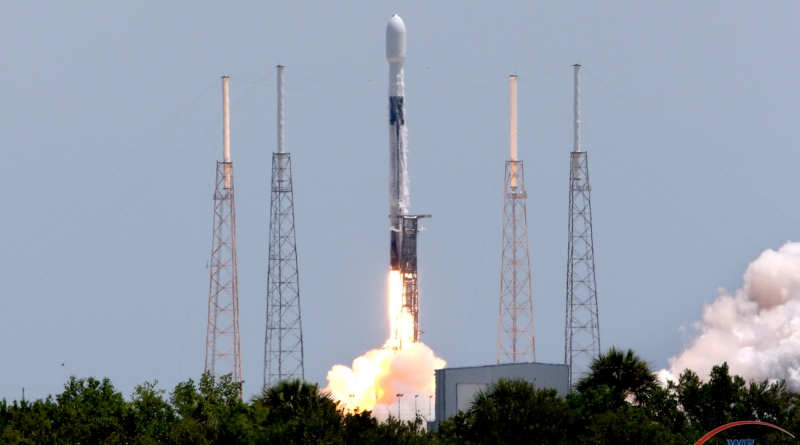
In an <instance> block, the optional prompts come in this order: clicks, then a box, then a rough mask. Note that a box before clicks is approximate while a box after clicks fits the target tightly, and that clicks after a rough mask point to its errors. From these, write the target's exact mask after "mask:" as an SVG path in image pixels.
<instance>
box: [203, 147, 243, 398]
mask: <svg viewBox="0 0 800 445" xmlns="http://www.w3.org/2000/svg"><path fill="white" fill-rule="evenodd" d="M216 184H217V185H216V191H215V192H214V233H213V236H212V243H211V263H210V264H209V267H210V269H211V285H210V289H209V293H208V331H207V334H206V367H205V370H206V372H211V373H212V374H214V375H216V376H220V375H224V374H229V373H230V374H232V376H233V380H234V382H241V381H242V356H241V347H240V341H239V289H238V278H237V272H236V270H237V269H236V210H235V208H236V204H235V199H234V193H233V163H232V162H217V181H216Z"/></svg>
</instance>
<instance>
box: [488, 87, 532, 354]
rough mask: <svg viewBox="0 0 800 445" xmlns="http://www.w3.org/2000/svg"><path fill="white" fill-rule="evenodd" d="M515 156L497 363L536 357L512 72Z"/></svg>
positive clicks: (510, 166)
mask: <svg viewBox="0 0 800 445" xmlns="http://www.w3.org/2000/svg"><path fill="white" fill-rule="evenodd" d="M509 86H510V115H511V127H510V130H511V132H510V133H511V137H510V145H511V150H510V151H511V156H510V158H511V159H510V160H509V161H506V173H505V188H504V192H503V195H504V198H505V199H504V206H503V257H502V263H501V269H500V314H499V316H498V323H497V364H503V363H522V362H534V361H536V342H535V339H534V332H533V300H532V293H531V265H530V254H529V252H528V216H527V206H526V203H525V201H526V200H527V194H526V192H525V173H524V169H523V164H522V161H520V160H518V159H517V76H510V79H509Z"/></svg>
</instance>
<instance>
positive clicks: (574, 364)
mask: <svg viewBox="0 0 800 445" xmlns="http://www.w3.org/2000/svg"><path fill="white" fill-rule="evenodd" d="M574 68H575V127H574V128H575V129H574V139H575V142H574V147H573V150H572V153H571V154H570V175H569V176H570V177H569V247H568V249H567V252H568V260H567V323H566V346H565V352H564V362H565V363H566V364H568V365H569V373H570V376H569V377H570V385H574V384H575V383H576V381H577V379H579V378H581V376H582V375H583V374H584V373H585V372H586V371H587V370H588V368H589V365H590V364H591V361H592V360H593V359H594V358H595V357H597V356H598V354H599V353H600V322H599V321H598V312H597V290H596V285H595V275H594V243H593V239H592V200H591V196H590V195H591V190H592V188H591V187H590V186H589V159H588V157H587V153H586V152H585V151H581V114H580V69H581V66H580V65H575V66H574Z"/></svg>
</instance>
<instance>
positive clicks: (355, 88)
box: [0, 0, 800, 398]
mask: <svg viewBox="0 0 800 445" xmlns="http://www.w3.org/2000/svg"><path fill="white" fill-rule="evenodd" d="M393 13H398V14H400V15H401V16H402V18H403V20H404V21H405V24H406V28H407V30H408V59H407V61H406V104H407V119H406V123H407V126H408V129H409V150H410V157H409V170H410V180H411V210H412V212H414V213H431V214H433V218H432V219H430V220H425V222H424V226H425V227H426V229H427V230H426V231H425V232H423V233H422V234H421V235H420V239H419V264H420V266H419V267H420V289H421V290H420V328H421V329H422V330H423V331H424V332H425V333H424V334H423V335H422V340H423V341H424V342H425V343H426V344H428V345H430V346H431V347H432V348H433V350H434V351H436V353H437V354H438V355H439V356H441V357H442V358H444V359H445V360H447V362H448V365H449V366H468V365H481V364H490V363H493V362H494V361H495V353H496V351H495V348H496V341H497V311H498V298H499V287H500V286H499V284H500V283H499V280H500V276H499V273H500V270H499V268H500V247H501V245H500V243H501V230H502V228H501V222H502V203H503V197H502V185H503V184H502V182H503V168H504V164H503V161H504V160H505V159H506V158H507V156H508V154H507V152H508V148H507V147H508V79H507V76H508V75H509V74H513V73H516V74H517V75H518V76H519V79H520V83H519V98H518V101H519V156H520V158H521V159H522V160H524V162H525V167H526V169H525V173H526V175H527V177H526V182H527V188H528V196H529V199H528V223H529V228H530V248H531V261H532V274H533V283H534V288H533V292H534V317H535V324H536V331H535V333H536V341H537V343H536V344H537V353H538V359H539V361H542V362H549V363H560V362H563V358H564V317H565V313H564V308H565V281H566V253H567V252H566V248H567V233H566V232H567V210H568V209H567V198H568V177H569V151H570V150H571V147H572V123H571V115H572V109H571V107H572V68H571V65H573V64H574V63H578V62H579V63H581V64H582V65H583V67H584V69H583V71H582V74H583V90H582V101H583V113H582V118H583V148H585V149H586V150H587V151H588V152H589V163H590V172H591V181H592V186H593V189H592V199H593V202H592V204H593V211H594V234H595V254H596V261H597V289H598V298H599V304H600V327H601V337H602V344H603V347H604V348H606V347H608V346H611V345H616V346H619V347H624V348H628V347H631V348H634V349H635V350H636V351H638V352H639V353H640V354H641V355H642V356H644V357H645V358H646V359H647V360H649V361H650V362H651V363H652V364H653V365H654V366H656V367H659V368H660V367H665V366H666V365H667V359H668V358H669V357H672V356H675V355H677V354H679V353H680V352H681V350H682V349H683V347H684V345H685V343H686V341H688V340H689V339H690V338H691V337H690V336H689V335H690V333H691V332H690V331H691V329H688V330H682V327H687V328H690V327H691V323H693V322H694V321H696V320H698V319H699V318H700V314H701V310H702V308H703V304H704V303H707V302H709V301H711V300H713V299H714V297H715V296H716V295H717V292H718V288H719V287H724V288H727V289H731V290H732V289H736V288H738V287H739V286H741V283H742V273H743V272H744V270H745V268H746V266H747V264H748V263H749V262H750V261H752V260H754V259H755V258H756V257H757V256H758V254H759V253H760V252H761V251H763V250H765V249H767V248H777V247H779V246H780V245H782V244H783V243H784V242H785V241H787V240H798V239H800V207H798V205H797V193H796V191H797V189H798V186H799V185H800V177H798V175H797V174H796V171H797V165H798V164H800V150H798V148H800V147H798V142H797V141H798V140H800V138H799V136H800V135H799V134H798V133H800V126H798V125H797V124H796V121H797V119H798V115H800V87H798V83H797V81H796V77H797V72H798V63H799V62H798V57H797V56H796V53H797V48H798V42H799V41H800V29H798V27H797V23H798V21H800V6H798V5H797V3H796V2H788V1H787V2H738V1H729V0H726V1H717V2H711V1H709V2H695V1H672V2H637V1H628V2H622V1H620V2H571V1H561V2H548V3H544V2H527V1H520V2H454V1H452V2H444V1H443V2H427V1H410V2H374V1H372V2H359V3H356V2H326V3H322V2H307V1H293V2H285V3H278V2H225V5H224V6H223V3H222V2H200V1H193V2H156V1H149V2H145V1H140V2H99V1H98V2H80V3H74V2H73V3H72V4H71V5H68V4H67V3H66V2H32V1H31V2H4V3H3V4H2V5H0V42H2V43H0V48H1V49H0V54H2V63H0V75H2V78H3V79H4V86H3V88H2V89H0V103H1V104H2V106H0V135H1V136H0V138H2V139H1V140H0V147H2V148H1V149H0V150H2V154H3V160H4V162H2V164H1V165H2V167H0V168H1V169H2V175H0V189H1V190H3V193H2V209H3V210H2V219H0V225H1V226H0V227H2V230H0V265H1V267H0V339H1V340H0V397H7V398H19V396H20V393H21V388H22V387H25V388H26V396H27V397H29V398H33V397H43V396H46V395H47V394H53V393H56V392H60V390H61V388H62V385H63V383H64V382H65V381H66V380H67V378H68V377H69V375H77V376H80V377H87V376H96V377H104V376H105V377H109V378H111V380H112V381H113V382H114V383H115V385H116V386H117V387H118V388H119V389H120V390H122V391H123V393H124V394H125V395H126V396H128V395H130V393H131V391H132V390H133V386H134V385H135V384H138V383H142V382H144V381H151V380H153V379H157V380H158V381H159V382H160V386H161V387H162V388H165V389H167V390H170V389H172V387H174V385H175V384H176V383H177V382H179V381H184V380H186V379H188V378H194V379H195V380H196V379H197V378H198V377H199V376H200V374H201V373H202V371H203V364H204V354H205V330H206V323H207V301H208V280H209V276H208V273H209V271H208V269H207V268H206V263H207V262H208V260H209V256H210V248H211V229H212V192H213V185H214V184H213V183H214V173H215V161H217V160H219V159H220V158H221V156H222V153H221V152H222V142H221V134H222V130H221V114H222V111H221V87H220V80H219V78H220V76H222V75H228V76H230V77H231V83H230V90H231V103H232V110H231V150H232V158H233V161H234V165H235V184H236V194H237V196H236V199H237V201H236V204H237V224H238V226H237V237H238V243H239V244H238V250H239V258H238V260H239V296H240V310H241V332H242V334H241V338H242V356H243V362H244V370H243V375H244V379H245V393H246V395H249V394H252V393H254V392H256V391H258V390H259V387H260V385H261V382H262V371H263V348H264V329H265V310H266V302H265V299H266V270H267V247H268V245H267V241H268V225H269V175H270V159H271V153H272V152H273V151H274V149H275V139H276V135H275V133H276V128H275V113H276V112H275V100H276V97H275V72H274V66H275V65H277V64H283V65H286V66H287V68H286V71H285V77H286V85H287V91H286V147H287V150H288V151H290V152H291V153H292V156H293V159H292V161H293V162H292V165H293V169H294V172H293V173H294V184H295V214H296V218H297V242H298V246H299V261H300V283H301V300H302V314H303V320H302V321H303V328H304V337H305V364H306V377H307V378H308V379H309V380H311V381H315V382H320V383H322V384H324V383H325V375H326V373H327V371H328V369H330V367H331V366H332V365H334V364H337V363H342V364H347V365H350V363H351V361H352V359H353V358H355V357H357V356H359V355H361V354H362V353H363V352H365V351H366V350H368V349H371V348H375V347H379V346H381V345H382V344H383V342H384V340H385V339H386V337H387V331H388V328H387V315H386V276H387V271H388V228H389V227H388V226H389V224H388V220H387V218H386V215H387V211H388V202H387V193H388V192H387V174H388V162H389V159H388V131H387V99H386V89H387V87H386V84H387V78H388V64H387V62H386V59H385V46H384V33H385V27H386V23H387V21H388V19H389V17H390V16H391V15H392V14H393ZM62 363H63V366H62Z"/></svg>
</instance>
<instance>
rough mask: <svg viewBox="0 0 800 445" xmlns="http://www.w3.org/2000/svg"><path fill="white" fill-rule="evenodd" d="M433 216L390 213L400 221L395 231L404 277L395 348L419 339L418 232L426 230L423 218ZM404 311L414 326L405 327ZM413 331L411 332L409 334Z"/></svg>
mask: <svg viewBox="0 0 800 445" xmlns="http://www.w3.org/2000/svg"><path fill="white" fill-rule="evenodd" d="M430 217H431V215H390V216H389V218H392V219H395V218H396V220H397V221H398V222H399V227H393V228H392V230H393V231H396V233H398V234H399V236H400V246H401V248H400V255H399V257H398V268H397V270H398V271H399V272H400V277H401V280H402V283H401V284H402V291H401V292H402V296H401V298H402V303H401V307H400V308H399V309H400V312H398V313H397V314H393V316H395V317H397V323H396V324H395V328H396V329H397V332H393V333H392V335H393V336H394V339H395V342H394V345H395V348H397V349H402V348H403V347H404V346H406V345H405V344H404V341H405V340H410V341H411V342H412V343H416V342H418V341H419V334H420V332H421V331H420V330H419V284H418V276H417V234H419V232H421V231H422V230H423V229H422V228H421V227H420V226H419V220H420V219H422V218H430ZM404 314H408V316H409V317H410V318H411V322H412V326H405V324H404V323H402V322H401V320H402V318H403V317H404ZM406 328H410V329H411V330H413V332H410V333H409V332H402V330H403V329H406ZM409 334H410V335H409Z"/></svg>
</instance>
